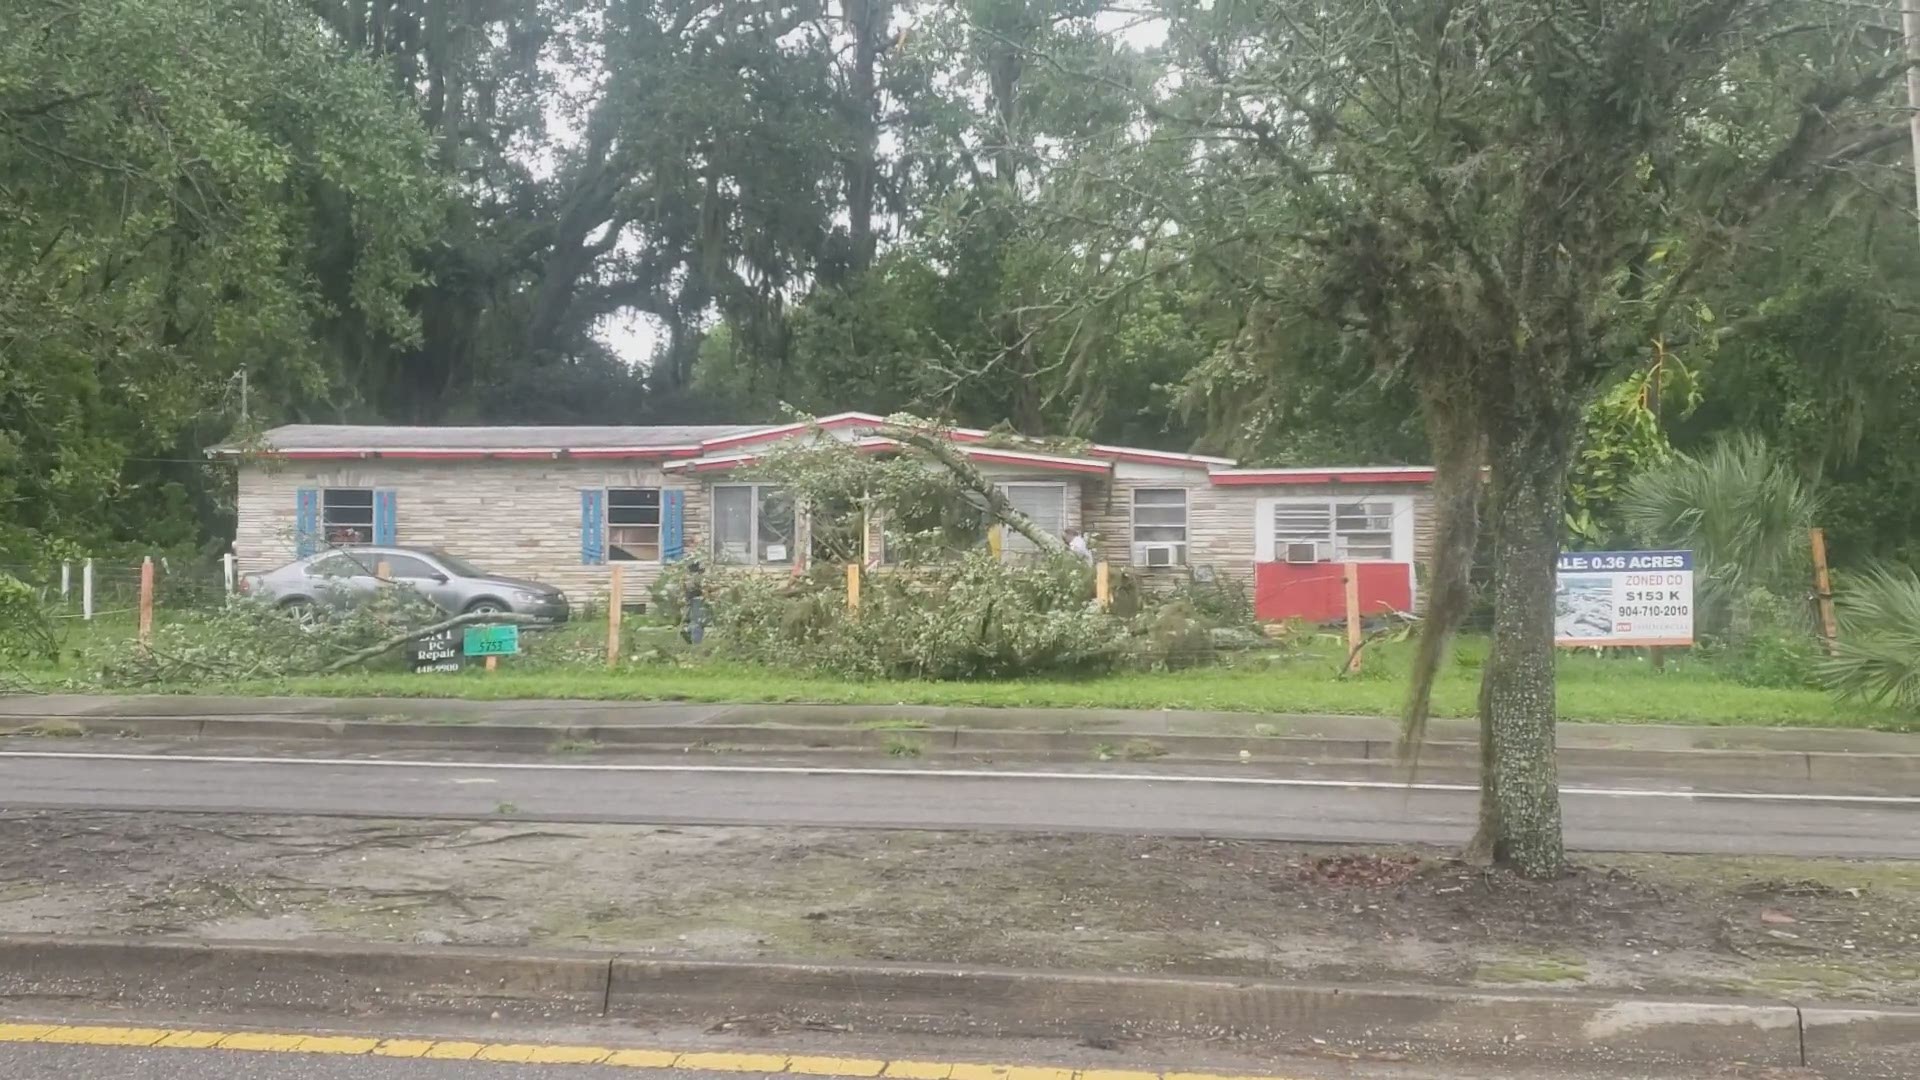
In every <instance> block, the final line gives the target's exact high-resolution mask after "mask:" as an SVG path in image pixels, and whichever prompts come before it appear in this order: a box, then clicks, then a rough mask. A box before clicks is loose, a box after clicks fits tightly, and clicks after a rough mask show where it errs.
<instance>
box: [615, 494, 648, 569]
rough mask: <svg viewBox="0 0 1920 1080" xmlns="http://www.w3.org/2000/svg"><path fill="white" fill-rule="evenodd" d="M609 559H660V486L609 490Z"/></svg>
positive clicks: (624, 560) (637, 560)
mask: <svg viewBox="0 0 1920 1080" xmlns="http://www.w3.org/2000/svg"><path fill="white" fill-rule="evenodd" d="M607 560H608V561H609V562H659V561H660V489H659V488H608V489H607Z"/></svg>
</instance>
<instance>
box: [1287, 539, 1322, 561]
mask: <svg viewBox="0 0 1920 1080" xmlns="http://www.w3.org/2000/svg"><path fill="white" fill-rule="evenodd" d="M1283 547H1285V549H1286V550H1285V551H1283V552H1282V553H1281V554H1282V555H1283V556H1284V557H1285V559H1286V561H1287V562H1290V563H1293V564H1295V565H1304V564H1308V563H1317V562H1320V561H1322V560H1321V558H1320V545H1319V544H1317V543H1315V542H1314V541H1312V540H1304V541H1297V542H1296V541H1291V540H1290V541H1288V542H1287V543H1286V544H1284V545H1283Z"/></svg>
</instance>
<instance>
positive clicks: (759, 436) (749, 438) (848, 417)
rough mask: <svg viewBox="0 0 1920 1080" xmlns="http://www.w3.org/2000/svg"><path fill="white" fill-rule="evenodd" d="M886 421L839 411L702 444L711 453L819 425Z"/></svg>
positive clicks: (831, 426) (836, 427)
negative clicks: (814, 418) (808, 420)
mask: <svg viewBox="0 0 1920 1080" xmlns="http://www.w3.org/2000/svg"><path fill="white" fill-rule="evenodd" d="M884 423H886V417H884V416H873V415H871V414H869V413H839V414H837V415H834V416H826V417H822V418H820V419H819V420H815V421H812V422H801V423H794V424H780V425H777V426H775V427H769V428H762V429H761V430H759V431H746V432H742V433H740V434H738V435H723V436H721V437H720V438H718V439H708V440H706V441H705V442H702V443H701V444H700V446H701V448H702V450H704V451H705V452H707V453H711V452H713V451H715V450H725V449H728V448H729V447H734V446H751V445H753V444H754V443H759V442H773V441H775V440H778V439H784V438H786V437H787V436H789V435H797V434H799V433H800V432H802V431H806V430H807V429H808V428H814V427H817V428H819V429H820V430H822V431H837V430H839V429H840V428H846V427H855V426H858V425H860V424H884Z"/></svg>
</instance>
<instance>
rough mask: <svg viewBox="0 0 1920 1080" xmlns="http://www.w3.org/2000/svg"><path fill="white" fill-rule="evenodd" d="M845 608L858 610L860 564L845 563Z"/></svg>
mask: <svg viewBox="0 0 1920 1080" xmlns="http://www.w3.org/2000/svg"><path fill="white" fill-rule="evenodd" d="M847 610H848V611H859V610H860V564H859V563H857V562H850V563H848V564H847Z"/></svg>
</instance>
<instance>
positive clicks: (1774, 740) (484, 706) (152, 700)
mask: <svg viewBox="0 0 1920 1080" xmlns="http://www.w3.org/2000/svg"><path fill="white" fill-rule="evenodd" d="M128 718H182V719H218V718H232V719H269V718H270V719H285V720H305V721H313V722H336V723H352V722H361V723H365V722H372V723H389V724H409V723H411V724H444V725H458V726H488V725H494V726H511V727H539V728H551V729H553V730H554V731H555V732H556V733H558V732H562V731H568V730H578V729H586V728H598V729H610V728H725V729H730V731H737V730H738V729H740V728H743V727H764V728H783V727H791V728H807V729H813V730H818V729H831V728H854V729H859V728H873V727H887V726H892V725H895V724H898V725H899V726H902V727H905V726H907V725H912V726H913V727H915V728H917V729H922V730H927V731H955V730H958V731H972V732H981V733H989V732H1009V733H1013V732H1033V733H1037V734H1074V735H1085V736H1099V737H1102V738H1108V739H1111V738H1121V739H1125V738H1129V737H1143V738H1158V737H1169V736H1171V737H1184V736H1203V737H1204V736H1214V737H1223V736H1224V737H1228V738H1233V739H1242V740H1244V739H1248V738H1286V739H1289V740H1328V741H1347V742H1366V743H1373V744H1390V743H1392V742H1393V741H1394V740H1395V739H1396V738H1397V737H1398V735H1399V721H1398V720H1396V719H1394V718H1393V717H1386V716H1338V715H1325V714H1299V713H1244V712H1202V711H1193V710H1174V709H1153V710H1148V709H1015V708H979V707H947V706H931V705H796V704H696V703H689V702H611V701H568V700H517V701H468V700H460V699H438V698H316V697H224V696H200V695H184V694H148V695H124V696H116V695H85V694H48V695H22V696H13V697H0V727H5V726H16V725H15V724H14V723H9V721H16V722H17V723H19V724H24V723H28V722H32V721H43V720H49V719H72V720H91V721H111V720H118V719H128ZM1429 739H1430V741H1431V742H1432V743H1435V744H1449V743H1451V744H1462V743H1474V742H1477V741H1478V729H1477V725H1476V724H1475V722H1474V721H1471V720H1459V719H1436V720H1434V721H1433V722H1432V724H1431V727H1430V731H1429ZM1559 743H1560V746H1561V747H1562V748H1563V749H1589V750H1614V751H1628V752H1632V751H1642V752H1675V751H1703V750H1704V751H1722V752H1726V751H1737V752H1774V753H1789V754H1871V755H1917V756H1920V735H1902V734H1896V733H1893V732H1885V731H1858V730H1851V729H1832V728H1785V727H1744V726H1734V725H1672V724H1630V723H1622V724H1592V723H1567V722H1562V723H1561V724H1560V726H1559Z"/></svg>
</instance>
